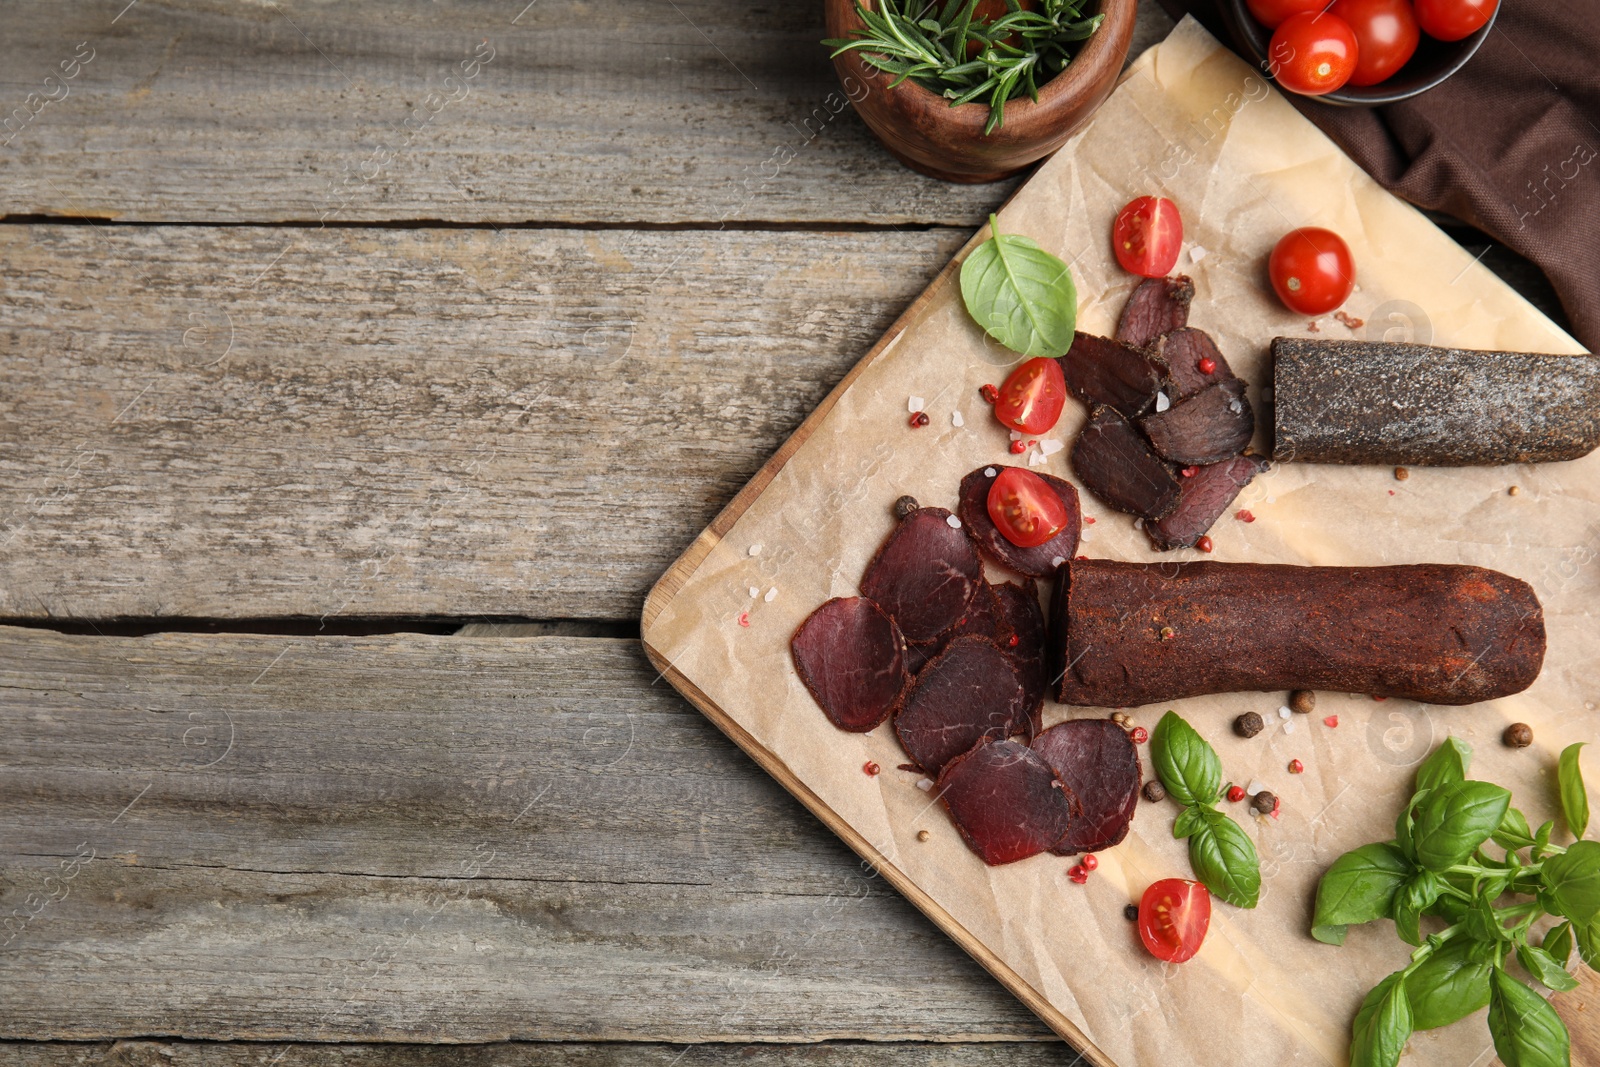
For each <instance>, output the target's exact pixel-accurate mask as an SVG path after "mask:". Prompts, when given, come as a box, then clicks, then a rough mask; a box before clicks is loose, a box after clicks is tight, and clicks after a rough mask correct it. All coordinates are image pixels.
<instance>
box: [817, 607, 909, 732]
mask: <svg viewBox="0 0 1600 1067" xmlns="http://www.w3.org/2000/svg"><path fill="white" fill-rule="evenodd" d="M789 649H790V652H791V653H792V654H793V655H794V666H795V670H796V671H798V672H799V674H800V681H801V682H803V683H804V684H805V687H806V689H807V690H809V691H810V693H811V696H812V698H813V699H814V700H816V702H817V704H818V706H819V707H821V708H822V713H823V714H824V715H826V716H827V717H828V720H829V721H830V722H832V723H833V725H835V726H837V727H838V728H839V729H841V730H854V731H857V732H860V731H865V730H870V729H872V728H873V727H874V726H877V725H878V724H879V723H881V722H882V721H883V720H884V719H887V718H888V717H889V713H890V712H891V711H893V710H894V706H895V704H896V703H897V702H898V701H899V699H900V693H901V690H903V689H904V688H905V687H906V683H907V682H908V681H909V680H910V679H909V675H908V674H907V673H906V658H905V652H904V642H903V641H902V640H901V638H900V630H899V629H898V628H897V627H896V626H895V624H894V620H893V619H891V618H889V616H888V615H886V614H884V612H883V609H882V608H880V607H878V605H876V604H874V603H873V602H872V601H870V600H867V599H866V598H864V597H836V598H834V599H833V600H830V601H828V602H827V603H826V604H824V605H822V606H821V607H820V608H818V609H817V610H816V611H813V612H812V613H811V614H810V616H808V617H807V618H806V621H805V622H803V623H801V624H800V629H798V630H796V631H795V633H794V637H793V638H791V639H790V641H789Z"/></svg>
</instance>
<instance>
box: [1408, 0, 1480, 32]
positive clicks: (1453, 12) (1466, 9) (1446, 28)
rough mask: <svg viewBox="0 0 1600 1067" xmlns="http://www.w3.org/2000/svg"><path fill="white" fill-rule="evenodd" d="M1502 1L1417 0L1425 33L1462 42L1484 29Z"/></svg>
mask: <svg viewBox="0 0 1600 1067" xmlns="http://www.w3.org/2000/svg"><path fill="white" fill-rule="evenodd" d="M1499 6H1500V0H1417V3H1416V8H1417V22H1418V23H1419V24H1420V25H1421V26H1422V32H1423V33H1425V34H1427V35H1428V36H1429V37H1436V38H1438V39H1439V40H1441V41H1459V40H1461V38H1463V37H1470V36H1471V35H1472V34H1474V33H1477V32H1478V31H1479V30H1481V29H1483V24H1484V23H1486V22H1488V21H1489V20H1490V19H1491V18H1493V17H1494V13H1495V9H1496V8H1498V7H1499Z"/></svg>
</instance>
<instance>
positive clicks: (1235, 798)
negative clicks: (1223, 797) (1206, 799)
mask: <svg viewBox="0 0 1600 1067" xmlns="http://www.w3.org/2000/svg"><path fill="white" fill-rule="evenodd" d="M1243 799H1244V786H1242V785H1230V786H1229V787H1228V800H1229V801H1230V802H1231V803H1234V804H1237V803H1239V801H1241V800H1243Z"/></svg>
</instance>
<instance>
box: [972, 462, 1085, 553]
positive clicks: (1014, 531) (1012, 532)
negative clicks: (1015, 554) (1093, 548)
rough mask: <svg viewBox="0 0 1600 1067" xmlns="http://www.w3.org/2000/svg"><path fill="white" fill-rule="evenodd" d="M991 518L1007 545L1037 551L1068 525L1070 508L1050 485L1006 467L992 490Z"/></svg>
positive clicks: (1030, 475) (1014, 468) (990, 494)
mask: <svg viewBox="0 0 1600 1067" xmlns="http://www.w3.org/2000/svg"><path fill="white" fill-rule="evenodd" d="M988 507H989V518H991V519H993V520H994V524H995V525H996V526H998V527H999V528H1000V532H1001V533H1002V534H1004V535H1005V538H1006V540H1007V541H1010V542H1011V543H1012V544H1014V545H1016V546H1017V547H1018V548H1034V547H1036V546H1038V545H1042V544H1044V543H1045V542H1046V541H1048V540H1050V538H1052V537H1054V536H1055V535H1056V534H1058V533H1060V532H1061V531H1062V530H1064V529H1065V528H1066V525H1067V506H1066V505H1065V504H1063V503H1062V502H1061V495H1060V494H1059V493H1057V492H1056V491H1055V490H1054V489H1052V488H1050V483H1049V482H1047V481H1045V480H1044V479H1043V478H1041V477H1039V476H1038V475H1037V474H1035V473H1033V472H1032V471H1028V470H1023V469H1022V468H1021V467H1007V468H1006V469H1005V470H1003V471H1001V472H1000V476H999V477H998V478H996V479H995V480H994V484H993V485H991V486H990V487H989V501H988Z"/></svg>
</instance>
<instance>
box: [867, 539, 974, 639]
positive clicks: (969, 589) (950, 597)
mask: <svg viewBox="0 0 1600 1067" xmlns="http://www.w3.org/2000/svg"><path fill="white" fill-rule="evenodd" d="M952 520H954V521H955V522H956V525H955V526H952V525H950V523H951V522H952ZM982 581H983V561H982V560H980V559H979V558H978V553H977V550H976V549H974V548H973V547H972V541H971V540H970V539H969V538H968V537H967V535H966V533H965V531H963V530H961V529H960V520H957V519H955V517H954V516H953V515H951V514H950V513H949V512H948V511H946V510H944V509H943V508H918V509H916V510H915V511H913V512H911V513H910V514H909V515H907V516H906V517H905V518H903V519H901V520H900V522H899V524H898V525H897V526H896V527H895V529H894V532H893V533H891V534H890V535H889V539H888V540H887V541H885V542H884V543H883V547H882V548H880V549H878V554H877V555H876V556H874V557H872V562H871V563H870V564H868V565H867V573H866V575H865V576H864V577H863V578H862V579H861V593H862V595H863V596H866V597H868V598H870V599H872V600H875V601H877V602H878V605H879V606H880V607H882V608H883V610H884V611H886V612H888V613H889V617H890V618H891V619H893V620H894V621H895V624H896V625H898V626H899V627H900V632H901V633H902V634H904V635H905V639H906V640H907V641H917V642H925V641H932V640H934V639H935V638H937V637H938V636H939V635H940V634H942V633H944V632H945V631H946V630H948V629H950V628H951V627H953V626H955V625H956V624H957V623H958V622H960V621H961V617H962V616H963V615H965V614H966V611H967V604H968V603H970V602H971V600H972V597H973V594H974V593H976V592H977V590H978V586H979V584H980V583H981V582H982Z"/></svg>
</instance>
